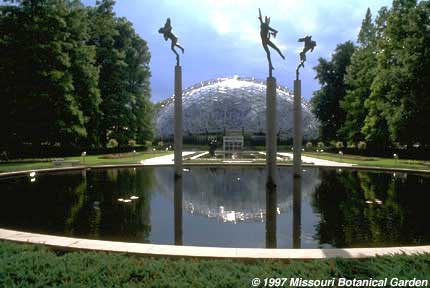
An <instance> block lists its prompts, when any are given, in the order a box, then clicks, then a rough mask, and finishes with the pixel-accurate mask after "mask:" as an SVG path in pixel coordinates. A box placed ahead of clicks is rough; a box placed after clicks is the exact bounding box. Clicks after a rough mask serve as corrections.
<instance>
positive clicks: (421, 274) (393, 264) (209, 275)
mask: <svg viewBox="0 0 430 288" xmlns="http://www.w3.org/2000/svg"><path fill="white" fill-rule="evenodd" d="M255 277H258V278H260V279H263V278H271V277H286V278H292V277H296V278H298V277H302V278H303V279H332V278H339V277H344V278H347V279H354V278H356V279H369V278H373V279H384V278H389V279H390V278H394V277H396V278H399V279H413V278H417V279H422V280H425V279H430V254H424V255H416V256H405V255H397V256H388V257H387V256H384V257H376V258H369V259H364V260H363V259H361V260H358V259H357V260H355V259H328V260H310V261H304V260H290V261H283V262H281V261H273V260H271V261H269V260H252V261H251V260H248V261H241V260H203V259H183V258H157V259H156V258H152V257H144V256H131V255H126V254H120V253H104V252H59V251H55V250H51V249H50V248H47V247H45V246H41V245H33V244H31V245H30V244H18V243H13V242H9V241H0V286H1V287H16V286H19V287H53V286H55V287H251V280H252V279H253V278H255ZM286 287H287V286H286Z"/></svg>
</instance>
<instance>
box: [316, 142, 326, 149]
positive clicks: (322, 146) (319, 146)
mask: <svg viewBox="0 0 430 288" xmlns="http://www.w3.org/2000/svg"><path fill="white" fill-rule="evenodd" d="M317 145H318V148H324V147H325V145H324V142H318V144H317Z"/></svg>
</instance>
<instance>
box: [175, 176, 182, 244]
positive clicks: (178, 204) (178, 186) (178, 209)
mask: <svg viewBox="0 0 430 288" xmlns="http://www.w3.org/2000/svg"><path fill="white" fill-rule="evenodd" d="M182 198H183V196H182V177H175V191H174V195H173V203H174V204H173V205H174V218H175V219H174V225H175V228H174V232H175V233H174V234H175V245H182Z"/></svg>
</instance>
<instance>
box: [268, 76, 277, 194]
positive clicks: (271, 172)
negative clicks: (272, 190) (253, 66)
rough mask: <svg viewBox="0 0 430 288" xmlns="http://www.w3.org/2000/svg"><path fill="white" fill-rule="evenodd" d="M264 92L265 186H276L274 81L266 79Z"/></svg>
mask: <svg viewBox="0 0 430 288" xmlns="http://www.w3.org/2000/svg"><path fill="white" fill-rule="evenodd" d="M266 85H267V88H266V89H267V90H266V166H267V185H268V186H273V187H275V186H276V152H277V145H276V131H277V123H276V79H275V78H273V77H269V78H267V82H266Z"/></svg>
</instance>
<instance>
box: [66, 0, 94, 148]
mask: <svg viewBox="0 0 430 288" xmlns="http://www.w3.org/2000/svg"><path fill="white" fill-rule="evenodd" d="M69 10H70V12H69V14H68V15H67V19H66V21H67V28H68V31H69V33H70V44H69V51H68V52H69V55H70V59H71V67H70V70H71V73H72V75H73V86H74V93H75V97H76V99H77V102H78V105H79V109H80V110H81V111H82V113H83V116H84V124H85V128H86V131H87V137H86V138H85V139H83V142H82V143H81V145H83V146H92V147H98V146H100V140H99V138H98V133H97V129H98V127H99V125H100V124H99V121H100V119H101V116H102V114H101V111H100V103H101V97H100V90H99V88H98V84H99V67H98V66H97V65H96V47H95V46H94V45H89V44H88V43H89V39H90V23H89V17H88V9H87V8H86V7H84V6H83V5H82V4H81V2H80V1H78V0H74V1H72V2H70V3H69Z"/></svg>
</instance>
